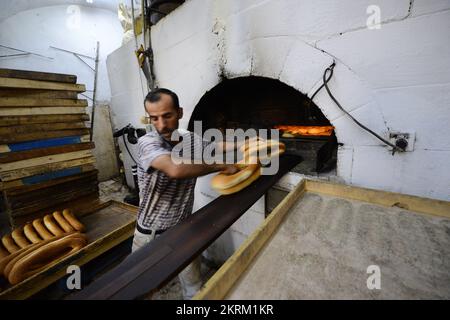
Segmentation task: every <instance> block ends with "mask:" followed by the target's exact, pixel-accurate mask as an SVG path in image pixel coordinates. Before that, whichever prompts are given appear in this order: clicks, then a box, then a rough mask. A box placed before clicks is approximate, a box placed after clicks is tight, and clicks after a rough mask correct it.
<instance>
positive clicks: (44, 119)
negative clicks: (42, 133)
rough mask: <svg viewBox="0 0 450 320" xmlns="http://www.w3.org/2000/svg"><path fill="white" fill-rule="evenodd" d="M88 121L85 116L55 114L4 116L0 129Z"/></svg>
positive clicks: (0, 118) (87, 117)
mask: <svg viewBox="0 0 450 320" xmlns="http://www.w3.org/2000/svg"><path fill="white" fill-rule="evenodd" d="M80 121H89V115H87V114H55V115H33V116H26V115H25V116H6V117H0V127H7V126H19V125H29V124H37V123H41V124H45V123H55V122H80Z"/></svg>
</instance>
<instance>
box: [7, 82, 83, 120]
mask: <svg viewBox="0 0 450 320" xmlns="http://www.w3.org/2000/svg"><path fill="white" fill-rule="evenodd" d="M0 92H1V91H0ZM80 121H89V115H87V114H56V115H33V116H30V115H24V116H5V117H0V127H7V126H19V125H30V124H48V123H61V122H80Z"/></svg>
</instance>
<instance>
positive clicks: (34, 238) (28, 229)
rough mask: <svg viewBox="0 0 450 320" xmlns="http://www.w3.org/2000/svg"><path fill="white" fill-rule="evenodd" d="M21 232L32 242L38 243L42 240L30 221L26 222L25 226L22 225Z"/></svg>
mask: <svg viewBox="0 0 450 320" xmlns="http://www.w3.org/2000/svg"><path fill="white" fill-rule="evenodd" d="M23 233H25V237H27V239H28V240H30V241H31V242H32V243H38V242H41V241H42V239H41V238H40V237H39V235H38V234H37V232H36V230H34V228H33V225H32V224H31V223H27V224H26V225H25V227H23Z"/></svg>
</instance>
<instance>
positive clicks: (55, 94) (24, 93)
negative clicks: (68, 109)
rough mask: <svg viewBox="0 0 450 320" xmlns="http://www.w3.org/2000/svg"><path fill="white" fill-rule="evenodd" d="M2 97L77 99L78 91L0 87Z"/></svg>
mask: <svg viewBox="0 0 450 320" xmlns="http://www.w3.org/2000/svg"><path fill="white" fill-rule="evenodd" d="M0 97H2V98H8V97H10V98H14V97H24V98H35V99H77V98H78V93H77V92H75V91H54V90H36V89H0Z"/></svg>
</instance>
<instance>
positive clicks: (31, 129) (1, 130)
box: [0, 122, 86, 136]
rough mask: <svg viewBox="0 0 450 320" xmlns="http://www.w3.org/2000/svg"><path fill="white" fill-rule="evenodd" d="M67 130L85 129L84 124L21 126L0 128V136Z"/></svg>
mask: <svg viewBox="0 0 450 320" xmlns="http://www.w3.org/2000/svg"><path fill="white" fill-rule="evenodd" d="M69 129H86V124H85V123H84V122H56V123H37V124H28V125H22V126H12V127H0V136H2V135H7V134H13V133H18V134H20V133H29V132H34V131H58V130H69Z"/></svg>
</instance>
